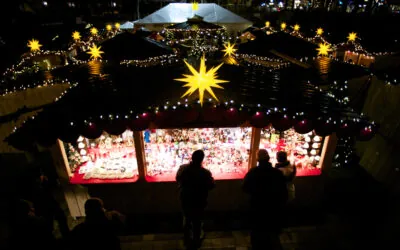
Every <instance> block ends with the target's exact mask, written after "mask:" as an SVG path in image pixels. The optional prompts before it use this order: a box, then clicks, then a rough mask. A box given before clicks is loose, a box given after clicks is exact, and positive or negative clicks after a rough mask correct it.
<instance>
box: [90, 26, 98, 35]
mask: <svg viewBox="0 0 400 250" xmlns="http://www.w3.org/2000/svg"><path fill="white" fill-rule="evenodd" d="M97 33H99V31H98V30H97V29H96V27H93V28H91V29H90V34H92V35H94V36H95V35H97Z"/></svg>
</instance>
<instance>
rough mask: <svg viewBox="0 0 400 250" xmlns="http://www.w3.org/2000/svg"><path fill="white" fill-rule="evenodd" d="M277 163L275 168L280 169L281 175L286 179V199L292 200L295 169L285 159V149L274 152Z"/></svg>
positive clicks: (293, 196)
mask: <svg viewBox="0 0 400 250" xmlns="http://www.w3.org/2000/svg"><path fill="white" fill-rule="evenodd" d="M276 159H277V161H278V162H277V163H276V164H275V168H277V169H279V170H280V171H282V173H283V176H285V179H286V187H287V190H288V200H289V201H292V200H293V199H294V198H295V187H294V184H293V179H294V178H295V177H296V174H297V169H296V167H295V166H293V165H292V164H290V162H289V161H288V159H287V153H286V152H285V151H279V152H277V153H276Z"/></svg>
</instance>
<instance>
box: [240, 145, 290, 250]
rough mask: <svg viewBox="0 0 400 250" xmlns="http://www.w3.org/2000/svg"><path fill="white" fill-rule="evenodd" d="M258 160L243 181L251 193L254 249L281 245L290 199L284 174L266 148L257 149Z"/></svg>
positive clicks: (252, 243)
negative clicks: (280, 238) (287, 204)
mask: <svg viewBox="0 0 400 250" xmlns="http://www.w3.org/2000/svg"><path fill="white" fill-rule="evenodd" d="M257 160H258V165H257V166H256V167H254V168H252V169H250V171H249V172H248V173H247V174H246V177H245V178H244V183H243V190H244V192H246V193H248V194H249V195H250V206H251V226H252V228H251V245H252V249H254V250H258V249H262V250H267V249H268V250H270V249H271V250H272V249H273V250H274V249H282V246H281V243H280V240H279V234H280V233H281V230H282V224H283V209H284V207H285V204H286V201H287V189H286V181H285V177H284V176H283V174H282V172H281V171H279V170H278V169H276V168H273V167H272V164H271V163H270V162H269V155H268V152H267V151H266V150H265V149H260V150H259V151H258V153H257Z"/></svg>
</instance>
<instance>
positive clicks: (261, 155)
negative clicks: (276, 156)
mask: <svg viewBox="0 0 400 250" xmlns="http://www.w3.org/2000/svg"><path fill="white" fill-rule="evenodd" d="M257 161H258V162H269V154H268V151H267V150H266V149H259V150H258V152H257Z"/></svg>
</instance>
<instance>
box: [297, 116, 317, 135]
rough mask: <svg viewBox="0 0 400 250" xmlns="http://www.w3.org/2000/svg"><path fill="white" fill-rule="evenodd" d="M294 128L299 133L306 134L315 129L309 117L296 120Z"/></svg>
mask: <svg viewBox="0 0 400 250" xmlns="http://www.w3.org/2000/svg"><path fill="white" fill-rule="evenodd" d="M294 130H295V131H296V132H297V133H299V134H306V133H308V132H310V131H312V130H313V123H312V121H311V120H309V119H302V120H300V121H296V122H295V124H294Z"/></svg>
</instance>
